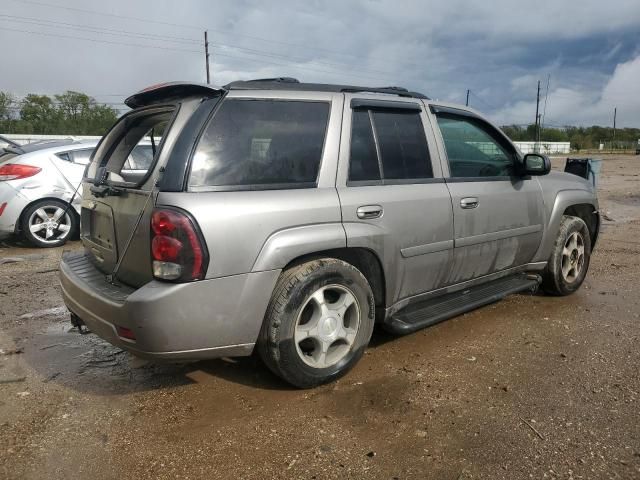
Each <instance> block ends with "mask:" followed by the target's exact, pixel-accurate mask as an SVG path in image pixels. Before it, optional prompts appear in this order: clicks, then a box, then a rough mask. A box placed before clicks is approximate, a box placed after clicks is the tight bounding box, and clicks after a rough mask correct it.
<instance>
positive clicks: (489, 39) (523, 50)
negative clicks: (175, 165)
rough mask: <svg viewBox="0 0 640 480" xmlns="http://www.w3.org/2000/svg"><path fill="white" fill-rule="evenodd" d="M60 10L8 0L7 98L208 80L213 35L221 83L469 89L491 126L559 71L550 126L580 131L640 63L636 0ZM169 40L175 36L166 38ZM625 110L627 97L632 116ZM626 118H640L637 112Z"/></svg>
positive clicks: (230, 0)
mask: <svg viewBox="0 0 640 480" xmlns="http://www.w3.org/2000/svg"><path fill="white" fill-rule="evenodd" d="M39 1H40V2H44V3H50V4H51V5H53V0H39ZM57 5H58V7H55V6H48V7H47V6H42V5H39V6H36V5H33V4H29V3H28V2H26V0H24V1H22V0H3V9H2V14H1V15H0V44H2V45H3V46H4V47H7V46H8V47H9V48H3V51H2V65H3V68H2V75H0V90H5V91H6V90H8V91H11V92H14V93H17V94H25V93H28V92H42V93H56V92H60V91H63V90H66V89H76V90H81V91H85V92H87V93H89V94H91V95H94V96H96V98H97V99H98V100H99V101H109V102H116V101H120V100H121V99H120V98H119V97H118V96H117V95H122V97H125V96H127V95H128V94H130V93H132V92H134V91H136V90H138V89H140V88H142V87H144V86H147V85H150V84H154V83H157V82H160V81H166V80H192V81H200V82H201V81H204V79H205V70H204V54H203V52H202V49H203V47H202V33H203V30H204V29H205V28H206V29H208V30H209V36H210V42H211V44H212V45H211V47H212V48H211V49H212V68H213V78H214V81H215V82H216V83H219V84H224V83H227V82H229V81H232V80H237V79H239V78H243V79H247V78H259V77H265V76H293V77H297V78H300V79H301V80H303V81H313V82H332V83H352V84H360V85H362V84H364V85H373V86H381V85H402V86H406V87H407V88H410V89H413V90H418V91H423V92H424V93H426V94H427V95H429V96H432V97H434V98H442V99H447V100H451V101H458V102H461V103H464V100H465V96H466V91H467V89H471V91H472V96H471V97H472V105H473V106H475V107H477V108H478V109H480V110H482V111H484V112H486V113H488V114H489V115H491V116H492V117H493V118H494V119H496V118H503V119H505V120H506V119H509V120H510V121H516V122H517V123H522V122H524V121H533V116H534V112H535V109H534V110H533V111H532V110H530V107H531V102H532V101H535V86H536V82H537V80H538V79H541V80H543V82H544V80H545V79H546V77H547V74H549V73H550V74H551V80H552V83H551V85H552V92H553V93H554V94H555V97H554V96H553V95H552V96H550V98H549V105H548V109H549V110H550V111H549V112H548V115H549V116H550V117H551V118H554V117H558V118H557V120H558V121H567V122H570V123H574V122H582V121H583V120H584V119H585V118H587V117H586V116H585V115H586V113H585V112H587V113H588V114H589V117H588V118H589V121H594V122H596V123H606V122H608V118H609V116H610V115H609V114H605V113H606V110H607V109H608V106H607V108H605V106H606V105H605V104H606V102H607V101H608V100H609V97H607V96H606V95H605V93H606V91H605V88H606V86H607V85H608V84H609V83H610V82H611V81H612V80H613V77H614V76H620V75H623V74H624V72H622V73H619V72H618V70H617V68H618V66H620V65H624V64H626V63H628V62H630V61H631V60H632V59H634V58H636V57H637V56H638V55H640V50H639V46H640V30H639V29H638V25H637V24H638V22H637V19H638V5H637V0H611V1H609V2H606V3H603V2H602V1H601V0H582V1H580V0H565V1H561V2H558V1H557V0H541V1H538V2H524V1H521V2H515V1H514V0H496V1H495V2H492V3H491V5H490V6H488V5H487V4H486V3H481V2H474V1H472V0H439V1H435V0H434V1H431V2H427V3H425V2H424V1H422V0H406V1H403V2H402V3H401V6H399V4H398V2H397V0H353V1H350V2H344V1H343V0H341V1H338V0H326V1H321V0H308V1H306V2H297V1H294V0H282V1H279V2H268V3H265V2H264V1H262V0H260V1H258V0H218V1H216V2H210V1H208V0H192V1H190V2H182V3H180V4H178V3H176V2H174V1H171V0H154V1H151V0H139V1H136V2H131V1H125V0H112V1H111V2H109V3H102V4H95V3H91V4H90V3H87V2H85V1H82V0H59V1H58V2H57ZM60 7H65V8H60ZM83 10H95V11H98V12H102V13H100V14H93V13H88V12H86V11H83ZM7 15H9V16H12V17H7ZM25 18H32V19H34V18H35V19H36V20H38V19H40V23H35V24H34V23H33V20H31V23H25V22H29V20H25ZM143 20H148V21H143ZM47 22H63V23H66V24H67V27H64V26H63V25H61V24H52V23H47ZM69 25H71V26H73V25H83V26H85V27H86V29H85V30H84V31H82V30H77V29H75V28H71V27H69ZM97 28H107V29H111V30H112V31H111V32H110V33H109V32H102V33H98V32H97V31H96V29H97ZM9 29H12V30H9ZM92 29H93V30H92ZM15 30H21V32H18V31H15ZM116 30H117V31H124V32H136V33H138V34H139V35H138V36H137V37H135V36H128V35H125V34H122V33H121V34H118V33H114V31H116ZM27 32H31V33H27ZM149 35H154V36H149ZM64 36H67V37H82V38H83V39H79V38H76V39H74V38H64ZM168 36H170V37H174V38H173V39H169V38H163V37H168ZM175 37H178V38H181V39H187V40H185V41H179V40H177V39H176V38H175ZM87 39H93V40H100V41H99V42H97V41H89V40H87ZM103 42H111V43H103ZM119 43H124V44H126V45H120V44H119ZM134 45H135V46H134ZM141 45H146V46H147V47H144V46H141ZM149 47H153V48H149ZM625 78H626V77H625ZM615 85H616V83H615V82H614V87H615V88H616V92H617V93H616V94H615V95H616V96H622V97H625V98H626V97H629V96H630V94H629V93H628V92H630V91H636V90H633V85H629V83H628V81H625V82H624V85H621V86H617V87H616V86H615ZM614 87H611V88H614ZM625 88H626V89H629V88H631V90H624V89H625ZM579 98H581V99H582V100H578V99H579ZM594 98H598V99H600V98H602V101H603V106H602V107H599V108H595V107H594V104H595V103H596V101H595V100H593V99H594ZM572 102H573V103H572ZM585 102H586V103H585ZM626 102H627V100H625V99H624V98H623V99H622V100H620V105H618V106H619V107H620V109H621V111H625V110H626ZM563 105H566V107H563ZM561 107H562V108H561ZM587 107H589V108H587ZM592 107H593V108H592ZM572 108H573V110H572ZM551 111H552V112H553V115H551ZM572 111H573V112H574V114H575V115H574V116H573V117H571V112H572ZM626 118H628V121H629V122H640V121H639V120H638V119H637V117H634V116H633V115H631V114H630V115H629V116H628V117H626ZM527 119H529V120H527ZM554 119H555V118H554ZM625 121H626V120H625Z"/></svg>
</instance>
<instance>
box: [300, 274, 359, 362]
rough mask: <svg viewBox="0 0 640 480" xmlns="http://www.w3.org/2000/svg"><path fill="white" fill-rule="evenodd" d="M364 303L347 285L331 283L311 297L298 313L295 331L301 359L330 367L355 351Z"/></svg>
mask: <svg viewBox="0 0 640 480" xmlns="http://www.w3.org/2000/svg"><path fill="white" fill-rule="evenodd" d="M360 312H361V309H360V304H359V303H358V299H357V298H356V296H355V295H354V294H353V292H352V291H351V290H350V289H349V288H347V287H345V286H343V285H327V286H324V287H321V288H319V289H318V290H316V291H315V292H314V293H313V294H312V295H310V296H309V298H308V299H307V301H306V302H305V303H304V305H303V306H302V308H301V309H300V311H299V313H298V317H297V319H296V327H295V332H294V341H295V344H296V350H297V352H298V355H299V356H300V359H301V360H302V361H303V362H304V363H306V364H307V365H309V366H310V367H313V368H327V367H331V366H332V365H335V364H336V363H338V362H339V361H340V360H342V359H343V358H344V357H345V356H346V355H347V354H348V353H349V351H350V350H351V347H352V346H353V344H354V342H355V339H356V336H357V334H358V329H359V328H360V323H361V322H360Z"/></svg>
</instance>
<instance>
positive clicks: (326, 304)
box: [258, 258, 375, 388]
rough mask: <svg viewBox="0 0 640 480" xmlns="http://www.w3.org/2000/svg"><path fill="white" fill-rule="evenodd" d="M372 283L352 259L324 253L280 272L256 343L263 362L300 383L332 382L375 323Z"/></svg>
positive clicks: (352, 360) (348, 365)
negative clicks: (315, 258)
mask: <svg viewBox="0 0 640 480" xmlns="http://www.w3.org/2000/svg"><path fill="white" fill-rule="evenodd" d="M374 314H375V307H374V299H373V293H372V291H371V287H370V286H369V283H368V282H367V280H366V278H365V277H364V276H363V275H362V273H361V272H360V271H359V270H358V269H357V268H355V267H354V266H353V265H351V264H349V263H346V262H343V261H341V260H337V259H334V258H323V259H318V260H313V261H310V262H306V263H303V264H301V265H297V266H294V267H292V268H289V269H287V270H285V271H283V272H282V275H281V276H280V279H279V280H278V283H277V284H276V288H275V289H274V292H273V295H272V297H271V301H270V303H269V307H268V308H267V313H266V316H265V320H264V325H263V327H262V332H261V335H260V340H259V343H258V349H259V352H260V356H261V357H262V359H263V361H264V362H265V363H266V365H267V366H268V367H269V368H270V369H271V370H272V371H273V372H274V373H275V374H276V375H278V376H280V377H282V378H283V379H284V380H286V381H287V382H289V383H291V384H292V385H294V386H296V387H299V388H309V387H314V386H316V385H320V384H323V383H327V382H331V381H333V380H335V379H336V378H339V377H340V376H342V375H344V374H345V373H346V372H347V371H349V369H350V368H351V367H353V365H355V364H356V362H357V361H358V360H359V359H360V358H361V357H362V355H363V353H364V349H365V348H366V346H367V345H368V343H369V339H370V338H371V333H372V331H373V324H374Z"/></svg>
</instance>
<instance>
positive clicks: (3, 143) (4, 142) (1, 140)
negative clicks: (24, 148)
mask: <svg viewBox="0 0 640 480" xmlns="http://www.w3.org/2000/svg"><path fill="white" fill-rule="evenodd" d="M19 146H20V145H19V144H18V143H16V142H14V141H13V140H9V139H8V138H7V137H3V136H2V135H0V151H1V150H2V149H3V148H5V147H19Z"/></svg>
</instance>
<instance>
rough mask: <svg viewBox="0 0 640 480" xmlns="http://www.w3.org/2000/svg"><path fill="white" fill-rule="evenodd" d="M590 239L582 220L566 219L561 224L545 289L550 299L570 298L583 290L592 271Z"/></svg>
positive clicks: (547, 271)
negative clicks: (559, 296)
mask: <svg viewBox="0 0 640 480" xmlns="http://www.w3.org/2000/svg"><path fill="white" fill-rule="evenodd" d="M590 259H591V237H590V235H589V228H588V227H587V224H586V223H584V221H583V220H582V219H581V218H580V217H571V216H568V215H565V216H564V217H563V218H562V222H561V223H560V229H559V231H558V236H557V238H556V241H555V243H554V245H553V251H552V252H551V257H550V258H549V263H548V265H547V269H546V270H545V272H544V274H543V277H542V289H543V290H544V292H545V293H547V294H550V295H569V294H571V293H573V292H575V291H576V290H578V289H579V288H580V285H582V282H583V281H584V277H585V276H586V275H587V270H588V269H589V260H590Z"/></svg>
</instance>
